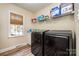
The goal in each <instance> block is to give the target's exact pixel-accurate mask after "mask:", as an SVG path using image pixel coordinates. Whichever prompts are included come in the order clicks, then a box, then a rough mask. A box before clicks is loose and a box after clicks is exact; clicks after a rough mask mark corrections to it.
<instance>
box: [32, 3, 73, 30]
mask: <svg viewBox="0 0 79 59" xmlns="http://www.w3.org/2000/svg"><path fill="white" fill-rule="evenodd" d="M57 5H59V4H57V3H55V4H51V5H49V6H48V7H45V8H43V9H42V10H39V11H38V12H37V13H36V15H35V16H36V17H37V16H39V15H50V10H51V8H53V7H54V6H57ZM33 26H34V27H33V28H37V29H50V30H72V31H74V15H68V16H64V17H59V18H56V19H51V21H50V22H44V23H36V24H33Z"/></svg>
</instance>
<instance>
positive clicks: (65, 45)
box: [43, 30, 72, 56]
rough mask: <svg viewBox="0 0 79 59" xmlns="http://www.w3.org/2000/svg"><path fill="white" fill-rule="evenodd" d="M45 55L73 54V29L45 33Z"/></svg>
mask: <svg viewBox="0 0 79 59" xmlns="http://www.w3.org/2000/svg"><path fill="white" fill-rule="evenodd" d="M43 45H44V55H45V56H69V55H72V51H71V49H72V34H71V31H63V30H53V31H48V32H45V35H44V44H43Z"/></svg>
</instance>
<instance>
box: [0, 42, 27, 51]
mask: <svg viewBox="0 0 79 59" xmlns="http://www.w3.org/2000/svg"><path fill="white" fill-rule="evenodd" d="M25 45H27V43H21V44H17V45H14V46H10V47H8V48H4V49H0V53H3V52H6V51H9V50H12V49H15V48H17V47H22V46H25Z"/></svg>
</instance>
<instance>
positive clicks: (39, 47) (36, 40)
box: [31, 30, 46, 56]
mask: <svg viewBox="0 0 79 59" xmlns="http://www.w3.org/2000/svg"><path fill="white" fill-rule="evenodd" d="M44 32H46V31H44V30H43V31H42V30H39V31H33V32H32V33H31V52H32V53H33V54H34V55H35V56H43V55H44V54H43V52H44V51H43V48H44V47H43V37H44V36H43V35H44V34H43V33H44Z"/></svg>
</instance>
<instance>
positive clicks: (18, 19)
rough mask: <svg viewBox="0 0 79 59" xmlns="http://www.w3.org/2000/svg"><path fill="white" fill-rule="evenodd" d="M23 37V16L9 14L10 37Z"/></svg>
mask: <svg viewBox="0 0 79 59" xmlns="http://www.w3.org/2000/svg"><path fill="white" fill-rule="evenodd" d="M21 35H23V16H21V15H18V14H14V13H10V37H16V36H21Z"/></svg>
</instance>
